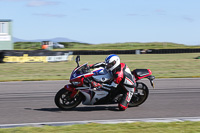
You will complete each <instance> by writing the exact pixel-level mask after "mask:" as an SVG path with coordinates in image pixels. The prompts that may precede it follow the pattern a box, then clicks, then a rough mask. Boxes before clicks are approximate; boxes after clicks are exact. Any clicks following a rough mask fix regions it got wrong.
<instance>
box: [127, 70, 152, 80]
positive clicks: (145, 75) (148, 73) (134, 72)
mask: <svg viewBox="0 0 200 133" xmlns="http://www.w3.org/2000/svg"><path fill="white" fill-rule="evenodd" d="M138 70H140V69H135V70H133V71H132V72H131V73H132V74H133V75H134V76H135V78H136V81H137V80H140V79H143V78H146V77H148V76H150V75H151V74H152V72H151V70H150V69H143V70H146V71H147V73H144V74H142V76H141V75H138V74H137V72H138ZM141 70H142V69H141ZM136 71H137V72H136Z"/></svg>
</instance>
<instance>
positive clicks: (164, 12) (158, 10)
mask: <svg viewBox="0 0 200 133" xmlns="http://www.w3.org/2000/svg"><path fill="white" fill-rule="evenodd" d="M155 12H156V13H158V14H159V15H166V11H165V10H163V9H156V10H155Z"/></svg>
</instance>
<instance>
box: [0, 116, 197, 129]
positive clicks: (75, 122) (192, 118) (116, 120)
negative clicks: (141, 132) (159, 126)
mask: <svg viewBox="0 0 200 133" xmlns="http://www.w3.org/2000/svg"><path fill="white" fill-rule="evenodd" d="M183 121H193V122H194V121H200V117H171V118H143V119H113V120H88V121H67V122H41V123H22V124H2V125H0V128H13V127H26V126H32V127H41V126H44V125H48V126H64V125H75V124H88V123H99V124H117V123H133V122H183Z"/></svg>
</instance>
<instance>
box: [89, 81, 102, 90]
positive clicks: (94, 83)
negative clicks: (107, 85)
mask: <svg viewBox="0 0 200 133" xmlns="http://www.w3.org/2000/svg"><path fill="white" fill-rule="evenodd" d="M91 85H92V87H95V88H98V89H100V88H102V85H101V84H99V83H97V82H95V81H92V82H91Z"/></svg>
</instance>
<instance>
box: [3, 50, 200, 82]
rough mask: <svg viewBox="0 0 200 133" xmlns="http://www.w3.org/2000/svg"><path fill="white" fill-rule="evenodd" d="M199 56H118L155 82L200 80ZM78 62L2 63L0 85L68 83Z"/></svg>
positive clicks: (89, 58)
mask: <svg viewBox="0 0 200 133" xmlns="http://www.w3.org/2000/svg"><path fill="white" fill-rule="evenodd" d="M199 55H200V53H187V54H141V55H135V54H133V55H130V54H129V55H119V56H120V59H121V62H124V63H126V64H127V65H128V66H129V68H130V69H131V70H133V69H136V68H141V69H142V68H147V69H151V70H152V72H153V75H154V76H156V78H194V77H200V60H199V59H194V58H196V57H198V56H199ZM105 57H106V55H81V62H80V64H84V63H86V62H88V64H93V63H97V62H101V61H104V59H105ZM75 67H76V63H75V61H69V62H57V63H1V64H0V81H30V80H66V79H69V78H70V74H71V72H72V70H73V69H74V68H75Z"/></svg>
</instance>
